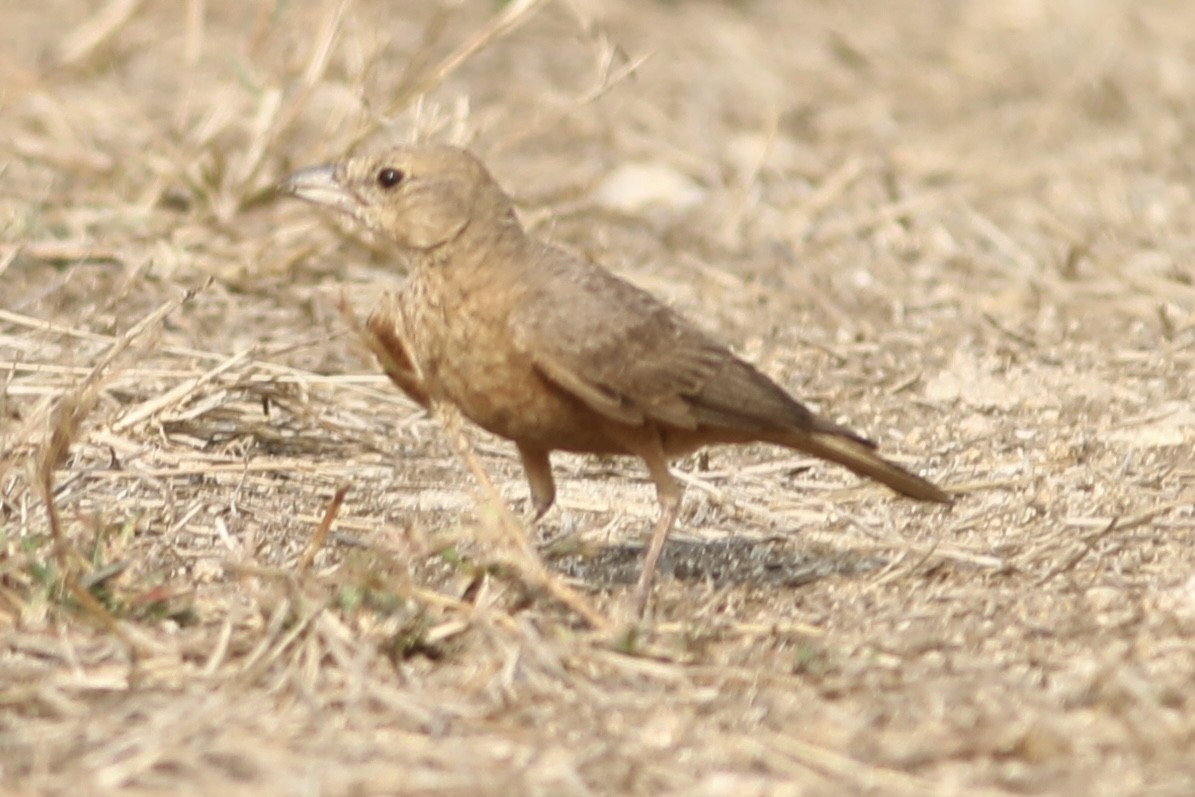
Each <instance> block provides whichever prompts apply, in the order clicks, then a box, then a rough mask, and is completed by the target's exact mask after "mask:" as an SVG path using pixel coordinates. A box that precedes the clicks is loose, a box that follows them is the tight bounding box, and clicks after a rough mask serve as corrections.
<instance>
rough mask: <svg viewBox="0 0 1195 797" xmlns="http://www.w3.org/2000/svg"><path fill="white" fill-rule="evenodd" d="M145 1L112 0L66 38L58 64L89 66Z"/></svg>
mask: <svg viewBox="0 0 1195 797" xmlns="http://www.w3.org/2000/svg"><path fill="white" fill-rule="evenodd" d="M141 3H142V0H108V2H107V3H106V4H105V5H104V7H103V8H101V9H100V10H99V11H97V12H96V13H95V14H94V15H93V16H92V17H91V18H89V19H88V20H87V21H86V22H84V23H83V24H81V25H79V26H78V27H77V28H75V29H74V30H72V31H71V32H70V33H68V34H67V35H66V36H64V37H63V39H62V42H61V44H59V46H58V62H59V63H60V64H62V65H63V66H68V67H74V66H79V65H81V64H83V63H85V62H86V61H87V60H88V59H90V58H91V56H92V55H93V54H94V53H95V52H96V50H98V49H99V48H100V47H102V46H103V44H104V42H106V41H108V40H109V39H111V38H112V37H113V36H114V35H116V33H117V32H118V31H119V30H120V29H121V27H122V26H124V25H125V24H127V23H128V22H129V20H131V19H132V18H133V15H134V14H136V13H137V9H138V8H139V7H140V6H141Z"/></svg>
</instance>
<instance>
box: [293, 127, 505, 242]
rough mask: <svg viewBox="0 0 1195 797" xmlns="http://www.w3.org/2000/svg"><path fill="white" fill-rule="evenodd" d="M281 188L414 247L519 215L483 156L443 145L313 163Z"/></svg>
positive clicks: (403, 148)
mask: <svg viewBox="0 0 1195 797" xmlns="http://www.w3.org/2000/svg"><path fill="white" fill-rule="evenodd" d="M278 189H279V191H281V192H282V193H285V194H290V195H291V196H295V197H298V198H299V199H302V200H304V201H307V202H311V203H312V204H315V205H321V206H323V207H327V208H331V209H333V210H335V211H338V212H340V213H343V214H344V215H347V216H349V217H351V218H353V219H354V220H356V221H357V222H358V223H360V224H362V225H363V226H365V227H367V228H369V229H370V230H373V231H374V232H376V233H379V234H381V235H384V236H386V237H387V238H390V239H391V240H393V241H394V242H395V243H397V244H398V245H399V246H400V247H401V248H403V249H406V250H413V251H429V250H432V249H436V248H438V247H441V246H443V245H444V244H447V243H450V242H451V241H453V240H455V239H456V238H458V237H459V236H460V235H461V234H462V232H463V231H464V230H465V229H466V228H467V227H469V226H470V224H472V223H474V222H481V223H483V224H486V225H489V224H493V223H494V222H500V223H506V222H509V221H510V220H513V219H514V211H513V209H512V208H511V205H510V200H509V199H508V198H507V197H506V195H505V194H503V193H502V189H501V188H499V186H498V184H497V183H496V182H495V181H494V179H493V178H492V177H491V176H490V174H489V172H487V171H486V169H485V167H484V166H483V165H482V164H481V162H480V161H479V160H477V158H475V157H473V155H471V154H469V153H468V152H466V151H465V150H463V149H459V148H457V147H450V146H444V145H416V146H408V147H397V148H394V149H389V150H385V151H383V152H379V153H376V154H373V155H363V156H359V157H353V158H348V159H346V160H343V161H340V162H338V163H333V164H328V165H325V166H312V167H310V168H307V169H301V170H300V171H297V172H295V173H294V174H292V175H290V176H289V177H287V178H286V179H285V180H283V182H282V184H281V185H280V186H279V187H278Z"/></svg>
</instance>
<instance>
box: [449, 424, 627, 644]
mask: <svg viewBox="0 0 1195 797" xmlns="http://www.w3.org/2000/svg"><path fill="white" fill-rule="evenodd" d="M435 409H436V417H437V418H438V419H439V420H440V423H441V425H442V426H443V427H444V430H445V431H446V432H447V433H448V436H449V438H450V439H451V440H452V441H453V443H454V445H455V446H456V449H457V452H458V453H459V454H460V456H461V460H462V461H463V462H464V463H465V465H466V467H468V469H469V472H470V473H472V474H473V478H474V479H475V480H476V481H477V484H478V486H480V487H481V489H482V493H483V494H484V496H485V502H486V504H488V505H489V506H490V507H492V508H493V509H494V511H495V512H496V513H497V526H498V529H499V531H500V532H501V534H502V537H503V538H504V540H505V543H506V547H507V549H508V550H510V551H512V552H514V553H515V563H516V565H517V566H518V568H519V571H520V572H519V575H520V577H521V578H523V579H524V580H525V581H526V582H527V583H529V584H530V585H532V586H534V587H536V588H539V589H542V590H544V591H545V592H547V593H548V594H549V595H551V596H552V597H553V598H555V599H556V600H558V601H560V602H561V603H563V604H564V605H565V606H567V607H568V608H569V609H571V610H572V611H574V612H576V613H577V614H578V615H579V616H580V617H581V618H582V619H583V620H585V622H587V623H589V625H590V626H592V627H593V628H594V629H595V630H597V631H599V632H606V631H610V630H612V629H613V624H612V623H611V622H610V621H609V620H608V619H607V618H606V617H605V616H604V615H603V614H602V613H601V612H599V611H598V610H597V609H595V608H593V606H591V605H590V604H589V602H588V601H587V600H585V599H584V598H583V597H581V595H580V594H579V593H577V592H576V590H574V589H572V588H571V587H569V586H568V585H567V584H565V583H564V582H563V581H561V580H560V577H559V576H557V575H555V574H554V573H552V572H551V571H550V570H548V569H547V567H545V566H544V563H543V560H542V559H540V557H539V555H538V554H537V553H536V552H535V549H533V548H532V547H531V544H530V542H529V541H528V539H527V534H526V532H525V530H524V529H523V527H522V524H521V523H519V521H518V519H517V518H516V517H515V516H514V513H513V512H511V511H510V508H509V507H508V506H507V505H506V502H505V501H504V500H502V496H501V495H500V494H499V493H498V490H497V488H495V487H494V483H493V481H491V480H490V477H489V475H488V474H486V472H485V468H483V467H482V466H481V462H480V461H479V460H478V459H477V454H476V453H474V451H473V446H472V445H470V443H469V438H468V437H466V436H465V432H464V429H463V428H462V423H461V416H460V412H459V411H458V410H457V409H456V408H455V407H451V406H447V405H440V406H437V407H436V408H435Z"/></svg>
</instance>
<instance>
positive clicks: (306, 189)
mask: <svg viewBox="0 0 1195 797" xmlns="http://www.w3.org/2000/svg"><path fill="white" fill-rule="evenodd" d="M278 191H279V192H281V193H283V194H290V195H291V196H293V197H297V198H298V199H302V200H303V201H304V202H310V203H312V204H313V205H322V206H323V207H326V208H332V209H333V210H339V211H341V212H342V213H348V214H349V215H355V214H356V213H357V212H358V211H359V210H360V209H361V200H360V198H358V197H357V195H356V194H354V193H353V192H352V191H350V190H348V189H347V188H345V187H344V185H342V184H341V182H340V179H339V178H338V177H337V175H336V167H335V166H311V167H309V168H306V169H300V170H299V171H297V172H295V173H294V174H292V175H291V176H290V177H287V178H286V179H285V180H283V181H282V182H281V183H279V185H278Z"/></svg>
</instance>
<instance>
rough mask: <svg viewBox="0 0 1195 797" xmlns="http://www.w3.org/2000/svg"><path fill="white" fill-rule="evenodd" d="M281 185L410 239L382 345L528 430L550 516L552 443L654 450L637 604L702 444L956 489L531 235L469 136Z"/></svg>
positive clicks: (387, 356)
mask: <svg viewBox="0 0 1195 797" xmlns="http://www.w3.org/2000/svg"><path fill="white" fill-rule="evenodd" d="M279 190H280V192H281V193H282V194H284V195H289V196H293V197H295V198H298V199H300V200H304V201H306V202H309V203H312V204H314V205H317V206H322V207H323V208H327V209H330V210H331V211H334V212H335V213H336V214H339V215H340V216H342V217H347V218H348V219H350V220H351V222H352V223H355V224H356V225H359V226H360V227H363V228H365V229H367V230H370V231H372V232H373V233H375V234H376V235H377V236H380V237H381V238H383V239H386V240H388V241H389V242H390V243H391V244H393V245H394V247H396V248H397V250H398V254H399V255H400V256H401V257H402V259H403V260H405V263H406V266H407V272H406V278H405V281H404V282H403V283H402V284H401V285H399V286H396V290H387V291H384V292H383V293H382V295H381V297H380V298H379V300H378V302H377V305H376V307H374V308H373V310H372V312H371V313H370V315H369V316H368V318H367V320H366V323H365V326H364V332H365V335H366V336H367V342H368V343H369V344H370V348H371V349H372V350H373V352H374V354H375V355H376V356H377V358H378V360H379V362H380V364H381V367H382V370H384V371H385V373H386V375H387V376H388V377H389V378H390V380H391V381H392V382H393V383H394V384H395V385H396V386H397V387H398V388H399V389H401V390H402V391H403V392H404V393H406V394H407V395H408V396H409V397H410V398H411V399H412V400H414V401H415V402H416V403H418V404H419V405H421V406H422V407H424V408H428V409H430V408H431V407H432V406H433V405H435V404H437V403H448V404H451V405H455V406H456V407H457V408H458V409H459V410H460V412H461V414H462V415H463V416H464V417H466V418H468V419H469V420H470V421H472V422H473V423H475V424H477V425H478V426H480V427H481V428H483V429H485V430H487V431H488V432H491V433H493V434H495V435H497V436H499V437H502V438H505V439H507V440H510V441H513V442H514V444H515V447H516V448H517V450H518V454H519V457H520V459H521V462H522V467H523V471H524V473H525V475H526V478H527V482H528V486H529V488H530V504H531V506H530V507H529V509H532V510H533V511H534V518H535V519H536V520H538V519H539V518H540V517H542V516H543V514H544V513H545V512H547V511H548V509H549V508H550V507H551V506H552V504H553V502H554V500H555V497H556V485H555V481H554V480H553V477H552V466H551V460H550V456H551V454H552V452H554V451H569V452H579V453H589V454H602V455H629V456H632V457H637V458H638V459H640V460H641V461H642V462H643V464H644V466H645V467H646V469H647V473H648V475H649V476H650V478H651V480H652V482H653V483H654V485H655V489H656V496H657V500H658V504H659V514H658V518H657V519H656V521H655V524H654V527H653V530H652V532H651V536H650V538H649V541H648V543H647V546H646V548H647V552H646V554H645V555H644V561H643V565H642V570H641V572H640V576H639V579H638V582H637V584H636V586H635V591H634V595H633V600H634V604H633V606H634V610H635V611H636V612H637V614H638V615H639V616H640V617H642V616H643V615H644V613H645V612H646V609H647V606H648V603H649V601H650V597H651V594H652V590H653V582H654V577H655V571H656V569H657V564H658V562H659V558H660V554H661V552H662V550H663V548H664V544H665V542H666V540H667V538H668V535H669V533H670V532H671V530H672V528H673V526H674V525H675V524H676V519H677V514H678V511H679V509H680V505H681V497H682V492H683V490H682V487H681V484H680V482H679V481H678V480H677V478H676V477H675V476H674V475H673V474H672V472H671V470H670V467H669V462H670V461H671V460H674V459H676V458H679V457H683V456H686V455H688V454H691V453H693V452H695V451H697V450H698V449H700V448H702V447H704V446H707V445H712V444H744V443H753V442H764V443H770V444H775V445H779V446H784V447H787V448H790V449H794V450H796V451H800V452H803V453H805V454H810V455H813V456H814V457H818V458H821V459H824V460H828V461H830V462H834V463H837V464H839V465H842V466H845V467H846V468H847V469H849V470H851V471H853V472H854V473H856V474H859V475H861V476H865V477H869V478H871V479H874V480H876V481H878V482H881V483H882V484H884V485H887V486H888V487H889V488H891V489H892V490H894V491H896V492H897V493H901V494H903V495H905V496H909V497H911V498H914V499H917V500H920V501H928V502H935V503H940V504H949V503H951V500H952V499H951V496H950V495H949V494H948V493H947V492H946V491H944V490H943V489H941V488H940V487H938V486H936V485H935V484H933V483H932V482H930V481H928V480H926V479H924V478H922V477H921V476H918V475H916V474H914V473H912V472H910V471H908V470H906V469H905V468H903V467H901V466H899V465H897V464H895V463H893V462H890V461H888V460H887V459H885V458H884V457H882V456H881V455H880V454H879V453H878V452H877V450H876V445H875V444H874V443H872V442H871V441H870V440H868V439H867V438H865V437H863V436H861V435H859V434H857V433H856V432H854V431H852V430H850V429H848V428H847V427H845V426H842V425H839V424H837V423H835V422H832V421H830V420H828V419H826V418H823V417H820V416H819V415H817V414H815V413H814V412H812V411H811V410H810V409H809V408H807V407H806V406H805V405H804V404H802V403H801V402H799V401H798V400H797V399H796V398H794V397H793V396H792V395H790V394H789V393H788V392H787V391H786V390H784V389H783V388H782V387H780V386H779V385H777V384H776V383H775V382H773V381H772V380H771V379H770V378H768V377H767V376H765V375H764V374H763V373H762V372H761V371H760V370H758V369H757V368H755V367H754V366H753V365H751V364H750V363H748V362H747V361H745V360H744V359H742V358H740V357H738V356H737V355H735V354H734V353H733V352H731V350H730V349H729V348H728V347H727V346H725V345H724V344H722V343H721V342H719V341H718V340H717V339H715V338H714V337H713V336H711V335H710V334H708V333H706V332H705V331H703V330H702V329H701V328H699V327H698V326H697V325H695V324H694V323H692V322H690V321H689V320H687V319H686V318H684V317H683V316H682V315H681V314H680V313H678V312H677V311H675V310H673V309H672V308H670V307H669V306H668V305H666V304H665V303H663V302H662V301H660V300H659V299H657V298H655V297H654V296H653V295H651V294H650V293H648V292H646V291H644V290H642V289H640V288H638V287H636V286H634V285H632V284H631V283H630V282H627V281H626V280H624V279H622V278H620V277H618V276H616V275H615V274H614V273H613V272H611V271H609V270H607V269H606V268H605V267H603V266H602V265H600V264H599V263H596V262H593V261H591V260H588V259H583V258H580V257H578V256H576V255H574V254H572V253H570V252H568V251H566V250H564V249H561V248H558V247H556V246H553V245H551V244H548V243H546V242H544V241H541V240H539V239H537V238H535V237H533V236H532V235H530V234H529V233H528V232H527V231H526V229H525V228H524V227H523V225H522V224H521V222H520V221H519V218H518V216H517V214H516V211H515V208H514V204H513V202H512V200H511V199H510V198H509V196H507V194H506V193H505V191H504V190H503V189H502V187H501V186H500V185H499V184H498V182H497V181H496V180H495V179H494V177H493V176H492V175H491V174H490V172H489V171H488V170H487V168H486V167H485V165H484V164H483V163H482V161H481V160H480V159H479V158H477V157H476V156H475V155H473V154H472V153H470V152H469V151H468V150H466V149H463V148H459V147H455V146H451V145H447V144H434V143H424V144H413V145H404V146H397V147H390V148H386V149H383V150H380V151H377V152H373V153H369V154H363V155H356V156H349V157H346V158H345V159H343V160H340V161H337V162H334V163H330V164H325V165H320V166H313V167H309V168H305V169H301V170H299V171H296V172H295V173H293V174H291V175H290V176H289V177H287V178H286V179H285V180H284V181H283V182H282V183H281V184H280V185H279Z"/></svg>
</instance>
